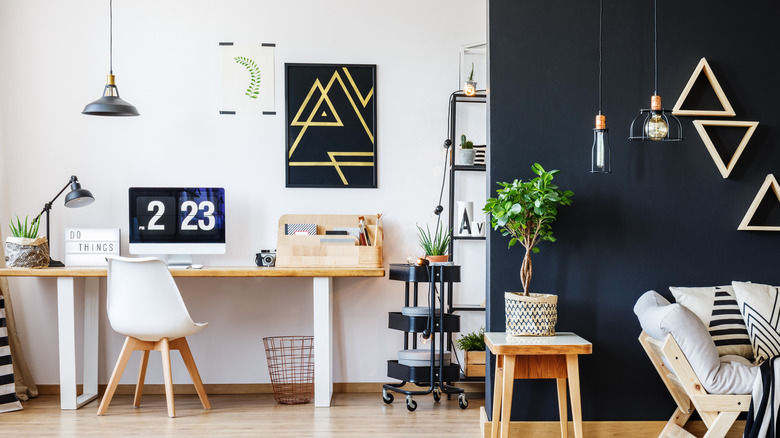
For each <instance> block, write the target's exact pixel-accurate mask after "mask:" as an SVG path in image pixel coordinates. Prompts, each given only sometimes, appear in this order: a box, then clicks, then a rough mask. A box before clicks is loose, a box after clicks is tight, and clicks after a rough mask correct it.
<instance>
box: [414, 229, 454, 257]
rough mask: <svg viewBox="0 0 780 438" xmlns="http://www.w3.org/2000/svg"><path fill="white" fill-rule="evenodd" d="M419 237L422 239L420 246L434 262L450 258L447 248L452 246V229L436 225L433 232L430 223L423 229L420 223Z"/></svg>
mask: <svg viewBox="0 0 780 438" xmlns="http://www.w3.org/2000/svg"><path fill="white" fill-rule="evenodd" d="M417 230H418V233H417V237H418V239H419V241H420V247H421V248H422V249H423V251H425V258H426V259H428V261H430V262H433V263H438V262H446V261H448V260H449V259H450V256H448V255H447V250H448V249H449V247H450V238H451V234H450V230H446V231H445V230H444V228H443V227H442V228H440V227H438V226H437V227H436V231H435V232H433V233H432V232H431V229H430V228H429V227H428V225H427V224H426V225H425V229H423V228H422V227H421V226H420V225H417Z"/></svg>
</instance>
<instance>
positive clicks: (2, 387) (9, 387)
mask: <svg viewBox="0 0 780 438" xmlns="http://www.w3.org/2000/svg"><path fill="white" fill-rule="evenodd" d="M5 324H6V323H5V300H4V299H3V297H2V296H0V412H10V411H18V410H19V409H22V404H21V403H20V402H19V399H18V398H17V397H16V385H15V384H14V370H13V366H12V365H11V347H9V345H8V330H7V329H6V325H5Z"/></svg>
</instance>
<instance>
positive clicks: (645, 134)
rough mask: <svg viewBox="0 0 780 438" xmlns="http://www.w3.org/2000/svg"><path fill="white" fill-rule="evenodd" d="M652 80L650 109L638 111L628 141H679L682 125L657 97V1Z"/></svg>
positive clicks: (655, 1)
mask: <svg viewBox="0 0 780 438" xmlns="http://www.w3.org/2000/svg"><path fill="white" fill-rule="evenodd" d="M653 68H654V70H653V78H654V81H655V83H654V85H655V91H653V96H652V97H651V98H650V109H641V110H639V115H638V116H636V117H635V118H634V120H633V121H632V122H631V128H630V133H629V136H628V139H629V140H638V141H647V140H651V141H680V140H682V123H680V120H679V119H678V118H677V117H675V116H674V115H672V111H671V110H668V109H664V108H663V106H662V105H661V96H659V95H658V0H654V1H653Z"/></svg>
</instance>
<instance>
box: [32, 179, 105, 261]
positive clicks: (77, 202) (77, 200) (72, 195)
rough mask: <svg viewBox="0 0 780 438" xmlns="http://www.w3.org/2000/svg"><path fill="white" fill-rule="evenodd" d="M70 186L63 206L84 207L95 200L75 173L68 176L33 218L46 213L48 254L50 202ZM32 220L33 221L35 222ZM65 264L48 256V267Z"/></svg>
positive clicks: (37, 218) (39, 217)
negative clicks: (60, 188)
mask: <svg viewBox="0 0 780 438" xmlns="http://www.w3.org/2000/svg"><path fill="white" fill-rule="evenodd" d="M68 186H70V192H69V193H68V194H67V195H65V206H66V207H69V208H78V207H86V206H87V205H89V204H91V203H93V202H95V197H94V196H92V193H91V192H90V191H89V190H87V189H82V188H81V184H79V179H78V178H77V177H76V175H73V176H71V177H70V181H68V183H67V184H65V187H63V188H62V190H60V192H59V193H57V196H55V197H54V199H52V200H51V201H49V202H47V203H46V205H44V206H43V210H41V212H40V213H39V214H38V217H36V218H35V221H38V220H40V219H41V215H42V214H43V213H46V240H48V241H49V254H51V239H49V222H50V221H49V212H50V211H51V207H52V204H53V203H54V201H56V200H57V198H59V197H60V195H61V194H62V192H64V191H65V189H67V188H68ZM35 221H33V223H35ZM62 266H65V264H64V263H62V262H60V261H57V260H54V259H52V258H51V257H49V267H50V268H53V267H62Z"/></svg>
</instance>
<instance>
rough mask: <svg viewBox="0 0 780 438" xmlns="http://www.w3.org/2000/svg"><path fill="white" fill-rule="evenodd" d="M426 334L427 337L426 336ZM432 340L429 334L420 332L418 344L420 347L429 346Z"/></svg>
mask: <svg viewBox="0 0 780 438" xmlns="http://www.w3.org/2000/svg"><path fill="white" fill-rule="evenodd" d="M426 334H427V335H428V336H426ZM432 338H433V336H431V334H430V333H426V332H422V333H420V344H421V345H430V343H431V339H432Z"/></svg>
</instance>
